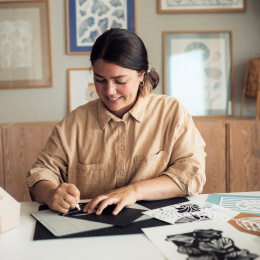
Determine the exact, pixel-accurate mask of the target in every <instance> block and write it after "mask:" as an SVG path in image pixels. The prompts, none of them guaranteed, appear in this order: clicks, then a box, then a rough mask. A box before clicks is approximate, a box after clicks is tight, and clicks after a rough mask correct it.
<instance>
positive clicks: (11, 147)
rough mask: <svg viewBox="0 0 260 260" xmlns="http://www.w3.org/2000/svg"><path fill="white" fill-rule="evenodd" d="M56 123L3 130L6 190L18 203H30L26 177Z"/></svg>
mask: <svg viewBox="0 0 260 260" xmlns="http://www.w3.org/2000/svg"><path fill="white" fill-rule="evenodd" d="M55 125H56V122H50V123H24V124H14V125H9V126H8V127H5V128H3V147H4V149H3V157H4V167H5V169H4V171H5V190H6V191H7V192H8V193H10V194H11V195H12V196H13V197H14V198H15V199H16V200H17V201H20V202H21V201H30V200H31V199H30V195H29V191H28V188H27V185H26V176H27V173H28V170H29V169H31V167H32V164H33V163H34V162H35V160H36V158H37V155H38V153H39V151H40V150H41V149H42V148H43V147H44V145H45V143H46V141H47V140H48V137H49V135H50V134H51V131H52V129H53V127H54V126H55Z"/></svg>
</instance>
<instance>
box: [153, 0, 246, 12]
mask: <svg viewBox="0 0 260 260" xmlns="http://www.w3.org/2000/svg"><path fill="white" fill-rule="evenodd" d="M157 6H158V13H162V14H163V13H223V12H245V11H246V0H222V1H201V0H193V1H187V0H157Z"/></svg>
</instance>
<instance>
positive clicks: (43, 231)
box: [33, 197, 189, 240]
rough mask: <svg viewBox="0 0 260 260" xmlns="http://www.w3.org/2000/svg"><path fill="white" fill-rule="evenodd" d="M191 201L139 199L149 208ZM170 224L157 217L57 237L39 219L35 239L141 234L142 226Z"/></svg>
mask: <svg viewBox="0 0 260 260" xmlns="http://www.w3.org/2000/svg"><path fill="white" fill-rule="evenodd" d="M187 201H189V200H188V199H187V198H186V197H178V198H172V199H167V200H157V201H138V203H137V204H139V205H142V206H144V207H146V208H148V209H156V208H160V207H166V206H170V205H173V204H177V203H183V202H187ZM45 209H48V207H47V206H45V205H42V206H40V207H39V210H45ZM119 214H120V213H119ZM165 225H170V224H168V223H166V222H164V221H160V220H157V219H154V218H152V219H148V220H143V221H138V222H133V223H131V224H129V225H127V226H124V227H122V226H112V227H109V228H103V229H98V230H92V231H87V232H82V233H77V234H73V235H68V236H63V237H55V236H54V235H53V234H52V233H51V232H50V231H49V230H48V229H47V228H45V227H44V226H43V225H42V224H41V223H40V222H39V221H37V222H36V226H35V231H34V237H33V239H34V240H45V239H59V238H76V237H95V236H114V235H130V234H141V233H143V232H142V228H149V227H157V226H165Z"/></svg>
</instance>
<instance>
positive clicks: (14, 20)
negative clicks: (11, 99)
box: [0, 0, 52, 89]
mask: <svg viewBox="0 0 260 260" xmlns="http://www.w3.org/2000/svg"><path fill="white" fill-rule="evenodd" d="M0 35H1V37H0V49H1V52H0V89H15V88H42V87H51V86H52V64H51V39H50V21H49V1H48V0H27V1H1V2H0Z"/></svg>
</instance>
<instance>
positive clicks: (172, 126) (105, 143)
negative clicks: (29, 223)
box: [27, 29, 205, 215]
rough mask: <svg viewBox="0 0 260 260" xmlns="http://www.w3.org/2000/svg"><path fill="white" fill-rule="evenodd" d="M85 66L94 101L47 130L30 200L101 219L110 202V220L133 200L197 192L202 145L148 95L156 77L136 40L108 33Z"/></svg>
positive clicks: (184, 116)
mask: <svg viewBox="0 0 260 260" xmlns="http://www.w3.org/2000/svg"><path fill="white" fill-rule="evenodd" d="M90 60H91V64H92V66H93V72H94V83H95V88H96V92H97V94H98V96H99V99H97V100H95V101H92V102H89V103H87V104H86V105H83V106H81V107H79V108H77V109H75V110H74V111H72V112H71V113H70V114H69V115H67V116H66V117H65V118H64V119H63V120H62V122H60V123H59V124H58V125H57V126H56V127H55V128H54V130H53V133H52V135H51V136H50V138H49V140H48V142H47V144H46V146H45V148H44V149H43V150H42V151H41V152H40V153H39V155H38V158H37V161H36V163H35V164H34V165H33V168H32V169H31V170H30V172H29V174H28V177H27V183H28V186H29V188H30V192H31V194H32V195H33V197H35V199H36V200H37V201H39V202H41V203H45V204H47V205H48V206H49V207H50V208H51V209H53V210H57V211H60V212H62V213H65V212H67V211H68V210H69V209H70V208H74V207H75V205H76V203H77V202H78V201H79V199H80V197H81V199H87V198H89V199H92V200H91V201H90V202H89V203H88V204H87V205H86V206H85V208H84V211H86V212H92V211H93V210H94V209H95V208H96V209H97V210H96V214H101V213H102V211H103V210H104V208H106V207H107V206H108V205H112V204H116V207H115V209H114V211H113V214H114V215H116V214H118V213H119V212H120V211H121V210H122V208H123V207H125V206H129V205H132V204H134V203H135V202H136V201H138V200H160V199H167V198H171V197H176V196H185V195H193V194H198V193H200V192H201V191H202V188H203V185H204V183H205V152H204V146H205V143H204V141H203V139H202V138H201V136H200V134H199V132H198V130H197V129H196V127H195V126H194V123H193V121H192V118H191V116H190V115H189V114H188V112H187V111H186V110H185V109H184V107H183V106H182V105H181V104H180V103H179V102H178V101H177V100H176V99H174V98H172V97H169V96H164V95H154V94H151V91H152V89H154V88H155V87H156V86H157V84H158V81H159V76H158V74H157V73H156V72H155V70H154V69H150V68H149V64H148V58H147V51H146V48H145V46H144V44H143V42H142V40H141V39H140V38H139V37H138V36H137V35H136V34H134V33H133V32H130V31H128V30H124V29H110V30H108V31H106V32H105V33H103V34H102V35H101V36H99V37H98V38H97V40H96V42H95V44H94V45H93V48H92V52H91V55H90ZM59 169H61V171H63V172H64V173H65V174H66V175H67V178H68V184H66V183H63V182H62V179H61V175H60V170H59Z"/></svg>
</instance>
